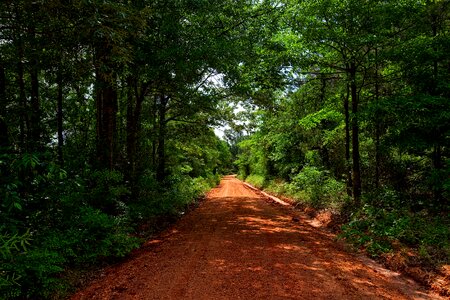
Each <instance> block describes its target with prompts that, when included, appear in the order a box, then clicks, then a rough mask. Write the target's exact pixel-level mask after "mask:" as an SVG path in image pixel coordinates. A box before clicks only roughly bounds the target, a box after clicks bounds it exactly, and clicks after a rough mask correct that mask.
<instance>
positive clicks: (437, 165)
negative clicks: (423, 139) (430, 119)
mask: <svg viewBox="0 0 450 300" xmlns="http://www.w3.org/2000/svg"><path fill="white" fill-rule="evenodd" d="M435 9H437V7H436V8H435ZM439 22H440V21H439V18H438V14H437V12H433V13H432V15H431V29H432V34H433V37H437V36H438V34H439ZM433 51H434V52H435V53H437V52H438V49H437V48H436V46H433ZM437 56H438V55H437V54H436V57H437ZM432 68H433V84H432V86H431V90H430V94H431V95H432V96H439V90H438V85H439V62H438V59H437V58H435V59H434V60H433V65H432ZM440 136H441V134H440V132H438V130H434V139H435V142H434V145H433V154H432V157H431V159H432V162H433V168H434V169H435V170H437V171H438V172H439V170H441V169H442V168H443V163H442V151H441V145H440V142H439V139H440ZM442 193H443V190H442V188H440V187H436V186H435V187H434V199H435V201H440V200H441V199H442Z"/></svg>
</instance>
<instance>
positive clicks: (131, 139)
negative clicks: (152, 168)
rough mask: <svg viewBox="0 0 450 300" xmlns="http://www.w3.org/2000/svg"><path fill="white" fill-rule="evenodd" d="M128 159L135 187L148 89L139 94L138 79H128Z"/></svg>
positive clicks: (143, 88) (130, 177)
mask: <svg viewBox="0 0 450 300" xmlns="http://www.w3.org/2000/svg"><path fill="white" fill-rule="evenodd" d="M127 83H128V89H127V157H128V161H129V164H130V170H129V174H128V176H129V179H130V182H131V185H132V186H133V185H134V182H135V179H136V172H137V171H136V154H137V153H138V136H139V131H140V118H141V112H142V102H143V100H144V96H145V92H146V89H145V87H144V86H142V89H141V91H140V93H139V91H138V84H137V79H136V78H133V77H131V76H130V77H129V78H128V79H127Z"/></svg>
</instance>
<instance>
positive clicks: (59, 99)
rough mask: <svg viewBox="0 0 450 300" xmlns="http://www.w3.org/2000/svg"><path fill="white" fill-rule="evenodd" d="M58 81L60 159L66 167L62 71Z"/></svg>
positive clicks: (57, 119) (61, 163) (57, 114)
mask: <svg viewBox="0 0 450 300" xmlns="http://www.w3.org/2000/svg"><path fill="white" fill-rule="evenodd" d="M57 77H58V78H57V82H58V95H57V111H56V121H57V127H58V161H59V165H60V166H61V167H64V156H63V147H64V136H63V129H64V128H63V96H64V95H63V82H62V75H61V72H58V75H57Z"/></svg>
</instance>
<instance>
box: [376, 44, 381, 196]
mask: <svg viewBox="0 0 450 300" xmlns="http://www.w3.org/2000/svg"><path fill="white" fill-rule="evenodd" d="M379 99H380V82H379V74H378V49H377V48H375V102H376V104H377V105H378V101H379ZM380 126H381V121H380V114H379V112H378V109H377V110H376V112H375V188H377V189H378V188H379V187H380V163H381V157H380V135H381V128H380Z"/></svg>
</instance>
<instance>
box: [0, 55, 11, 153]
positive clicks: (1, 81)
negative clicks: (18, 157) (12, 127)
mask: <svg viewBox="0 0 450 300" xmlns="http://www.w3.org/2000/svg"><path fill="white" fill-rule="evenodd" d="M5 115H6V74H5V67H4V66H3V62H2V61H1V57H0V149H1V148H5V147H8V146H9V136H8V125H7V124H6V122H5V120H4V119H3V118H4V117H5Z"/></svg>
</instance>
